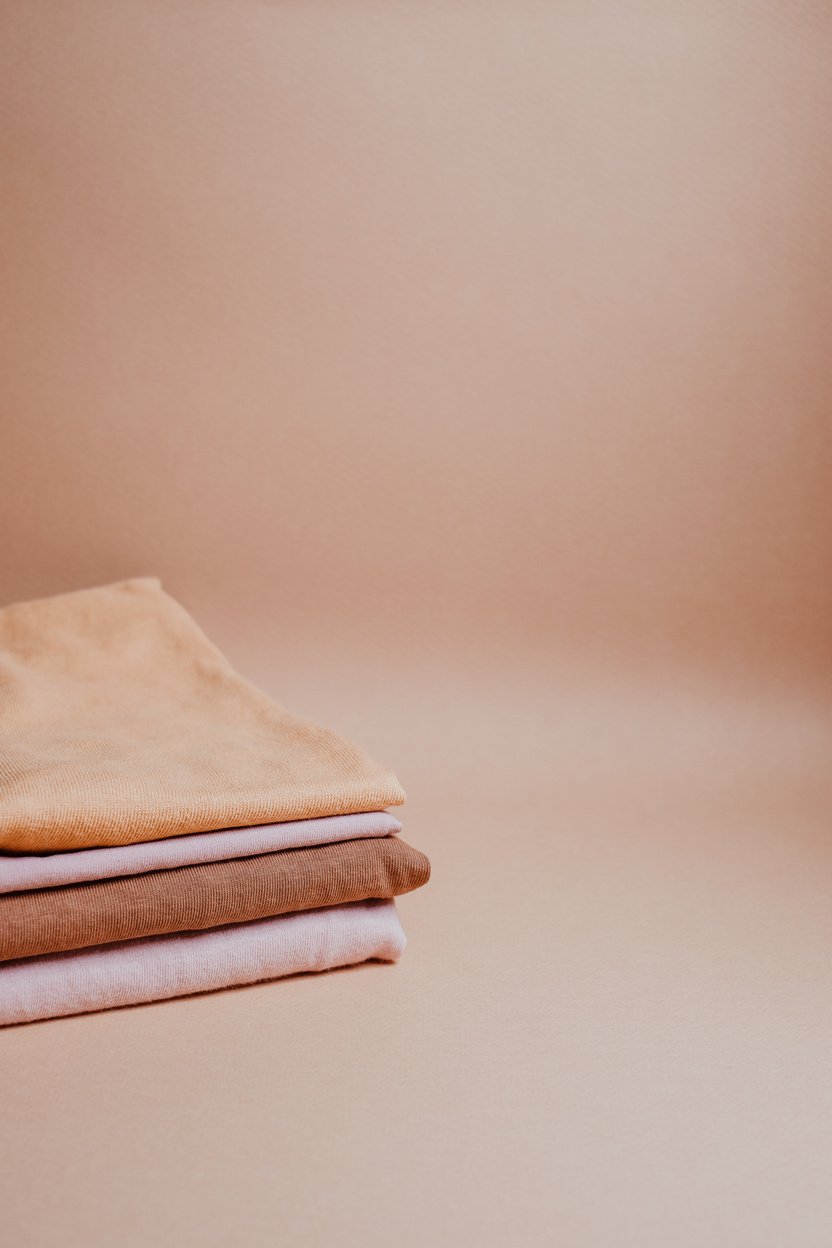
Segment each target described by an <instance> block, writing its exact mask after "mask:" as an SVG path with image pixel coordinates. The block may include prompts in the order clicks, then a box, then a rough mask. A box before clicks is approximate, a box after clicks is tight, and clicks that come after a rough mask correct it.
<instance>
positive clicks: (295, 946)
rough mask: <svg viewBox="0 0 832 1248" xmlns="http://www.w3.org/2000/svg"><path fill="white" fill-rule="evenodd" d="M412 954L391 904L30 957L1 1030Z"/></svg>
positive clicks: (8, 967)
mask: <svg viewBox="0 0 832 1248" xmlns="http://www.w3.org/2000/svg"><path fill="white" fill-rule="evenodd" d="M404 946H405V935H404V932H403V931H402V927H401V924H400V923H399V919H398V916H397V914H396V908H395V906H394V905H393V903H392V901H367V902H363V903H359V904H357V905H344V906H331V907H330V908H329V909H326V910H310V911H307V912H306V913H304V914H287V915H282V916H281V917H279V918H271V919H261V920H259V921H258V922H254V923H239V924H232V925H231V926H229V927H221V928H218V929H216V930H210V931H205V932H196V933H189V934H187V935H176V936H156V937H152V938H151V939H149V940H131V941H127V942H125V943H122V944H115V945H105V946H104V947H103V948H98V949H84V950H82V951H80V952H75V953H58V954H54V955H53V956H51V957H46V958H26V959H24V960H22V961H18V962H8V963H6V964H5V965H4V966H0V1025H7V1024H9V1023H23V1022H33V1021H34V1020H35V1019H43V1018H57V1017H59V1016H61V1015H66V1014H84V1013H88V1012H89V1011H91V1010H108V1009H112V1008H113V1007H115V1006H120V1005H137V1004H139V1003H140V1002H143V1001H161V1000H165V999H166V998H169V997H184V996H188V995H189V994H191V993H195V992H207V991H209V990H211V989H216V988H229V987H232V986H234V985H236V984H250V983H255V982H256V981H257V980H264V979H275V978H277V977H278V976H281V975H293V974H296V973H297V972H299V971H325V970H329V969H330V968H332V967H336V966H349V965H351V964H353V963H356V962H365V961H366V960H367V959H369V958H378V959H381V960H383V961H386V962H395V961H396V959H397V958H399V957H400V956H401V953H402V951H403V949H404Z"/></svg>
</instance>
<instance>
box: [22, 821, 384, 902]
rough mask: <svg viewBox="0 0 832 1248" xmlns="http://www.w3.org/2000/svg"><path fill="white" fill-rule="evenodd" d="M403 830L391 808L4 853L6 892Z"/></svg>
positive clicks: (140, 873)
mask: <svg viewBox="0 0 832 1248" xmlns="http://www.w3.org/2000/svg"><path fill="white" fill-rule="evenodd" d="M401 830H402V825H401V824H400V823H399V821H398V819H394V818H393V816H392V815H390V814H388V813H387V811H386V810H376V811H371V812H370V813H368V814H359V815H333V816H331V817H329V818H326V819H300V820H295V821H293V822H289V823H267V824H262V825H259V826H258V827H253V828H226V829H223V830H222V831H219V832H194V833H191V834H190V835H188V836H174V837H170V838H168V839H167V840H160V841H143V842H138V843H136V844H133V845H113V846H110V847H109V848H106V849H75V850H71V851H70V852H68V853H60V854H0V893H16V892H23V891H27V890H29V889H33V888H53V887H56V886H58V885H60V884H80V883H83V882H84V881H86V880H108V879H113V878H114V877H116V876H119V875H143V874H144V872H146V871H159V870H163V869H165V868H166V867H186V866H192V865H193V864H195V863H199V862H225V861H227V860H229V859H231V858H250V857H253V856H255V855H256V854H269V853H273V852H274V851H275V850H280V849H300V848H303V847H305V846H307V845H329V844H332V843H333V842H335V841H355V840H358V839H359V838H363V837H375V836H391V835H393V834H394V833H396V832H401Z"/></svg>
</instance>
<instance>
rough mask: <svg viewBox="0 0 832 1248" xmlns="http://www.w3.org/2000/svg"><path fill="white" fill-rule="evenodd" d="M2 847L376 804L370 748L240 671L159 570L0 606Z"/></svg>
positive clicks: (389, 790) (111, 840) (387, 775)
mask: <svg viewBox="0 0 832 1248" xmlns="http://www.w3.org/2000/svg"><path fill="white" fill-rule="evenodd" d="M0 799H1V800H0V849H3V850H15V851H28V852H34V853H44V852H49V851H55V850H62V849H81V848H90V847H93V846H100V845H127V844H131V843H133V842H136V841H151V840H156V839H158V838H160V837H171V836H179V835H182V834H185V833H189V832H207V831H213V830H215V829H217V828H232V827H242V826H246V825H251V824H264V823H282V822H285V821H287V820H300V819H310V818H318V817H323V816H327V815H342V814H351V813H356V812H360V811H372V810H381V809H382V808H384V807H385V806H395V805H398V804H399V803H401V802H402V801H404V793H403V792H402V790H401V787H400V786H399V784H398V781H397V780H396V778H395V776H394V775H393V774H392V773H391V772H390V771H388V770H386V769H385V768H383V767H380V766H378V764H376V763H374V762H373V761H372V760H371V759H370V758H369V757H368V756H367V755H366V754H365V753H364V751H363V750H361V749H359V748H358V747H357V746H354V745H351V744H350V743H349V742H347V741H345V740H343V739H342V738H341V737H339V736H337V735H336V734H335V733H333V732H330V731H328V730H327V729H325V728H320V727H318V726H316V725H314V724H310V723H307V722H305V721H303V720H300V719H298V718H297V717H296V716H294V715H292V714H290V713H289V712H288V711H286V710H284V709H283V708H282V707H281V706H278V705H277V703H275V702H273V701H272V700H271V699H270V698H268V697H267V696H266V695H265V694H264V693H261V692H260V691H259V690H258V689H255V688H254V687H253V686H252V685H250V684H248V682H247V681H245V680H243V679H242V678H241V677H240V676H238V675H237V674H236V672H234V670H233V669H232V668H231V666H230V665H229V663H228V662H227V660H226V659H225V658H224V657H223V656H222V654H221V653H220V652H219V651H218V650H217V649H216V647H215V646H214V645H212V643H211V642H210V641H208V639H207V638H206V637H205V635H204V634H203V633H202V632H201V631H200V629H199V628H198V627H197V625H196V624H195V623H194V621H193V620H192V619H191V617H190V616H189V615H188V613H187V612H186V611H185V610H184V609H183V608H182V607H181V606H180V605H179V604H178V603H177V602H175V601H174V600H173V599H172V598H170V597H168V595H167V594H166V593H165V592H164V591H163V590H162V587H161V585H160V584H159V582H158V581H157V580H155V579H152V578H141V579H137V580H130V581H122V582H119V583H117V584H115V585H109V586H104V587H101V588H98V589H87V590H81V591H79V592H77V593H71V594H62V595H59V596H57V597H54V598H43V599H40V600H38V601H35V602H27V603H18V604H16V605H13V606H10V607H5V608H3V609H2V610H0Z"/></svg>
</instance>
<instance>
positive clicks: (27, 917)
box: [0, 837, 430, 960]
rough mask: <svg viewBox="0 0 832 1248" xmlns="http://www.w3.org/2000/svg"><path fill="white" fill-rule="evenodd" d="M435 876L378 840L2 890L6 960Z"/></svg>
mask: <svg viewBox="0 0 832 1248" xmlns="http://www.w3.org/2000/svg"><path fill="white" fill-rule="evenodd" d="M429 874H430V865H429V863H428V860H427V858H426V857H425V856H424V854H420V853H419V852H418V850H415V849H412V848H411V847H410V846H409V845H407V844H405V842H404V841H402V840H400V839H399V837H377V838H373V839H367V840H358V841H344V842H340V843H338V844H333V845H317V846H312V847H310V848H308V849H287V850H282V851H281V852H279V853H275V854H261V855H259V856H258V857H255V858H240V859H234V860H232V861H229V862H213V863H203V864H201V865H199V866H190V867H178V868H176V869H175V870H171V871H153V872H150V873H148V874H146V875H136V876H127V877H125V878H123V879H115V880H100V881H97V882H95V883H91V884H70V885H67V886H66V887H61V888H44V889H38V890H36V891H34V892H28V893H10V894H7V895H6V896H4V897H0V960H6V959H14V958H24V957H29V956H31V955H35V954H47V953H57V952H59V951H62V950H68V949H81V948H86V947H87V946H90V945H104V944H109V943H111V942H113V941H123V940H131V939H135V938H138V937H146V936H157V935H161V934H163V933H167V932H184V931H198V930H201V929H203V928H209V927H218V926H220V925H221V924H226V923H238V922H243V921H247V920H251V919H262V918H266V917H267V916H271V915H278V914H286V913H288V912H290V911H300V910H312V909H316V908H318V907H320V906H335V905H339V904H341V903H344V902H352V901H362V900H364V899H367V898H391V897H396V896H398V895H399V894H400V893H407V892H410V891H411V890H412V889H414V888H419V887H420V885H422V884H424V883H425V882H426V881H427V879H428V876H429Z"/></svg>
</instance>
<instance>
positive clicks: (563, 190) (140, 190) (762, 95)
mask: <svg viewBox="0 0 832 1248" xmlns="http://www.w3.org/2000/svg"><path fill="white" fill-rule="evenodd" d="M0 21H1V22H2V30H0V92H1V93H2V107H1V108H0V160H2V177H3V193H2V205H1V206H0V249H2V263H3V277H2V283H3V290H2V299H1V300H0V352H2V359H1V360H0V421H2V438H0V601H10V600H13V599H19V598H25V597H32V596H36V595H40V594H48V593H54V592H58V591H60V590H63V589H69V588H74V587H77V586H81V585H85V584H94V583H97V582H103V581H107V580H111V579H117V578H120V577H123V576H129V575H140V574H157V575H160V576H161V577H162V578H163V581H164V583H165V585H166V587H167V588H168V589H169V590H170V591H171V592H172V593H173V594H175V595H176V596H177V597H179V598H180V599H182V600H183V601H184V602H185V604H186V605H187V606H188V607H189V608H190V609H191V610H192V611H193V612H194V613H195V614H196V616H197V618H198V619H199V621H200V622H201V623H202V624H203V625H204V626H205V628H206V630H207V631H208V632H209V634H210V635H211V636H212V637H213V638H214V639H216V640H217V641H218V642H219V643H220V644H222V645H223V647H224V648H225V649H226V651H227V652H228V654H229V655H230V657H231V658H232V659H233V660H234V661H235V662H236V663H237V664H238V666H239V667H240V668H241V669H242V670H243V671H244V672H245V673H246V674H247V675H249V676H251V677H252V678H254V679H256V680H258V681H259V682H260V683H261V684H262V685H263V686H264V687H265V688H267V689H268V690H269V692H271V693H273V694H274V695H276V696H277V697H279V698H280V699H281V700H283V701H285V702H286V704H287V705H289V706H291V707H292V708H293V709H295V710H297V711H298V712H300V713H303V714H308V715H312V716H314V717H316V718H318V719H320V720H322V721H325V722H327V723H329V724H331V725H332V726H333V727H334V728H336V729H339V730H341V731H344V732H346V733H348V734H349V735H352V736H354V737H355V738H356V739H358V740H360V741H361V742H362V743H364V744H366V745H367V747H368V748H369V749H370V750H372V752H373V753H375V754H376V755H377V756H378V757H379V758H381V759H383V761H385V762H387V763H389V764H391V765H392V766H393V767H395V768H396V769H397V771H398V773H399V775H400V777H401V779H402V781H403V782H404V784H405V787H406V788H407V790H408V793H409V802H408V806H407V807H406V814H405V820H406V833H407V835H408V838H409V839H410V840H412V841H413V843H414V844H416V845H418V846H419V847H420V848H423V849H425V850H426V851H428V853H429V854H430V855H431V858H432V860H433V863H434V878H433V880H432V882H431V885H430V886H429V888H428V889H426V890H424V891H423V892H420V893H418V894H415V895H414V896H412V897H406V898H404V899H403V900H402V904H401V912H402V915H403V918H404V921H405V925H406V928H407V930H408V934H409V936H410V939H411V946H410V948H409V950H408V953H407V955H406V957H405V959H404V960H403V962H402V963H401V965H400V966H399V967H397V968H395V969H394V970H393V969H389V970H387V971H385V970H382V969H381V968H378V967H367V968H363V969H360V970H355V971H351V972H347V973H340V974H336V975H331V976H325V977H320V978H319V979H315V978H306V979H300V980H297V979H295V980H292V981H287V982H284V983H278V984H272V985H266V986H261V987H259V988H252V989H246V990H241V991H238V992H232V993H226V994H214V995H212V996H208V997H201V998H193V999H189V1000H188V1001H181V1002H172V1003H169V1004H163V1005H157V1006H151V1007H147V1008H140V1009H136V1010H129V1011H116V1012H111V1013H110V1014H107V1015H99V1016H90V1017H87V1018H77V1019H69V1020H63V1021H58V1022H55V1023H47V1024H43V1025H38V1026H34V1027H26V1028H17V1029H11V1030H7V1031H6V1032H4V1033H3V1034H2V1035H0V1085H2V1086H0V1099H2V1104H3V1111H2V1118H3V1130H2V1133H0V1197H1V1198H2V1200H1V1201H0V1203H1V1204H2V1222H3V1227H4V1230H5V1231H6V1232H7V1235H8V1236H10V1237H11V1242H13V1243H14V1244H15V1245H20V1246H21V1248H23V1246H24V1245H27V1244H32V1245H37V1248H45V1246H51V1245H52V1244H56V1245H57V1244H60V1245H61V1248H71V1246H72V1245H75V1244H78V1245H83V1246H84V1248H93V1246H94V1248H97V1246H98V1245H99V1244H100V1245H102V1248H104V1246H106V1248H111V1245H114V1244H118V1245H120V1246H124V1248H127V1246H128V1245H129V1246H130V1248H132V1246H133V1245H135V1246H136V1248H146V1246H147V1245H148V1244H154V1245H159V1246H160V1248H162V1246H164V1248H167V1245H177V1248H178V1246H179V1245H189V1244H193V1243H199V1244H200V1245H201V1246H203V1248H215V1246H216V1248H227V1246H228V1245H234V1248H237V1246H238V1245H245V1246H246V1248H249V1246H259V1245H261V1244H262V1245H264V1248H265V1246H266V1245H269V1246H271V1245H273V1244H274V1243H277V1242H285V1243H287V1244H293V1245H294V1244H297V1245H303V1246H304V1248H306V1246H307V1245H314V1246H317V1245H321V1246H322V1248H323V1246H324V1245H326V1248H332V1245H338V1248H352V1246H353V1245H355V1248H358V1246H359V1245H360V1246H361V1248H374V1246H375V1245H379V1246H380V1245H385V1246H386V1245H388V1244H389V1243H390V1242H391V1238H392V1239H395V1242H396V1243H397V1244H398V1245H400V1246H401V1248H426V1245H433V1244H436V1245H453V1246H454V1248H468V1245H471V1246H472V1248H473V1246H476V1248H505V1246H506V1245H508V1244H512V1245H515V1244H516V1245H518V1248H538V1246H540V1248H544V1246H545V1248H549V1245H551V1244H555V1243H558V1244H563V1245H570V1246H572V1245H574V1246H575V1248H609V1246H610V1245H611V1244H615V1245H617V1246H620V1248H629V1246H631V1245H632V1248H653V1246H654V1245H655V1248H666V1246H667V1245H669V1244H672V1245H673V1246H674V1248H702V1245H705V1244H715V1245H717V1244H718V1245H730V1246H731V1248H745V1246H746V1245H748V1248H751V1246H752V1245H753V1248H783V1246H784V1245H788V1246H789V1248H818V1246H819V1245H821V1244H823V1245H825V1244H828V1242H829V1227H830V1225H832V1197H831V1196H830V1188H829V1181H828V1178H829V1158H830V1156H832V1139H830V1129H829V1124H830V1121H832V1115H831V1114H830V1110H832V1106H830V1104H829V1080H828V1060H829V1052H830V1045H832V1009H831V1008H830V1002H832V993H830V990H829V989H830V983H829V966H830V947H832V925H831V924H832V920H830V907H829V896H830V891H832V857H831V856H830V852H829V820H830V814H831V813H832V791H831V790H830V774H832V769H831V768H830V766H829V760H830V757H831V756H832V716H830V714H829V702H828V696H827V695H828V693H829V676H830V671H832V664H831V663H830V659H832V631H831V630H830V623H832V578H830V575H829V572H830V554H832V549H831V548H832V490H830V477H831V476H832V423H830V415H829V412H830V399H832V365H830V360H832V353H830V341H829V339H830V334H829V325H830V314H832V306H830V305H832V246H831V244H832V213H830V192H831V191H832V159H831V158H830V141H829V140H830V130H831V129H832V72H830V65H832V11H830V9H829V6H828V5H827V4H825V3H812V2H807V0H759V2H752V0H720V2H719V3H716V2H712V0H674V2H671V3H667V2H662V3H659V2H658V0H657V2H655V3H652V2H650V0H625V2H623V3H622V2H620V0H574V2H573V0H551V2H544V0H540V2H539V3H531V2H528V0H495V2H493V3H488V2H487V0H481V2H480V0H471V2H470V3H468V2H466V0H447V3H441V2H438V0H418V2H414V3H405V2H403V0H383V2H382V0H378V2H377V3H376V2H372V0H328V2H327V0H293V2H287V3H275V2H271V3H264V2H255V0H17V2H16V0H0ZM148 696H149V697H152V689H149V690H148Z"/></svg>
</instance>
